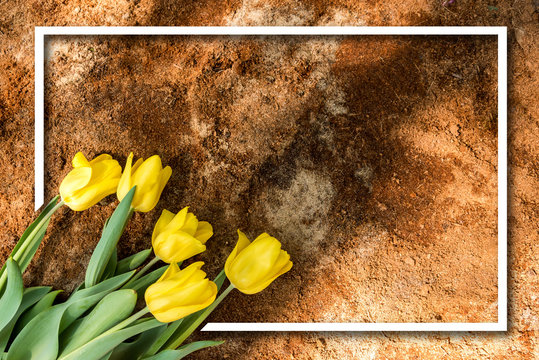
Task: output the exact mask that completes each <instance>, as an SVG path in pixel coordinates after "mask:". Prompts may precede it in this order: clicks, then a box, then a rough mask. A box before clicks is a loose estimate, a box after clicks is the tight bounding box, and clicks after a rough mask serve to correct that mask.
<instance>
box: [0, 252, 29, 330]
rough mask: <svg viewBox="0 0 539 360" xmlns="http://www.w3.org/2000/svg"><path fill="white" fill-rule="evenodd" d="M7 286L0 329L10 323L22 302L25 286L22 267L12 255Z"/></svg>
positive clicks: (2, 300)
mask: <svg viewBox="0 0 539 360" xmlns="http://www.w3.org/2000/svg"><path fill="white" fill-rule="evenodd" d="M6 265H7V286H6V291H5V292H4V295H2V298H1V299H0V314H2V316H0V331H1V330H3V329H4V327H6V325H8V324H9V322H10V321H11V319H12V318H13V317H14V316H15V314H16V313H17V310H18V309H19V306H20V305H21V302H22V295H23V293H24V287H23V283H22V275H21V269H20V268H19V265H18V264H17V262H16V261H15V260H13V259H12V258H11V257H10V258H8V259H7V262H6Z"/></svg>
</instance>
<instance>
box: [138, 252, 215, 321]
mask: <svg viewBox="0 0 539 360" xmlns="http://www.w3.org/2000/svg"><path fill="white" fill-rule="evenodd" d="M202 265H203V263H202V262H200V261H199V262H196V263H193V264H191V265H189V266H188V267H186V268H185V269H183V270H180V271H177V269H178V267H177V265H176V264H174V265H171V266H170V268H169V269H170V272H169V269H167V272H166V273H165V274H167V275H166V276H165V274H164V276H163V277H162V278H161V279H159V280H158V281H157V282H156V283H155V284H152V285H151V286H149V287H148V289H147V290H146V292H145V295H144V298H145V300H146V305H147V306H148V308H149V309H150V311H151V312H152V314H153V315H154V317H155V318H156V319H157V320H159V321H161V322H172V321H175V320H179V319H181V318H184V317H185V316H187V315H190V314H192V313H194V312H196V311H198V310H201V309H204V308H206V307H208V306H209V305H210V304H211V303H212V302H213V301H214V300H215V298H216V296H217V285H216V284H215V283H214V282H212V281H209V280H208V279H207V278H206V273H205V272H204V271H202V270H200V268H201V267H202Z"/></svg>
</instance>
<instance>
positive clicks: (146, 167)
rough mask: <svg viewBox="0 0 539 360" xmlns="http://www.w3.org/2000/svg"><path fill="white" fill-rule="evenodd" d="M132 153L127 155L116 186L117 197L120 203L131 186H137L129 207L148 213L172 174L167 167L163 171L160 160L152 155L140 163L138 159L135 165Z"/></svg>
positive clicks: (140, 160)
mask: <svg viewBox="0 0 539 360" xmlns="http://www.w3.org/2000/svg"><path fill="white" fill-rule="evenodd" d="M132 162H133V153H131V154H129V157H128V158H127V163H126V164H125V169H124V172H123V174H122V177H121V179H120V183H119V184H118V190H117V191H116V192H117V195H118V199H119V200H120V201H121V200H122V199H123V198H124V197H125V195H127V193H128V192H129V190H131V188H132V187H133V186H135V185H136V186H137V188H136V190H135V196H134V197H133V201H132V202H131V207H132V208H133V209H135V210H136V211H140V212H148V211H150V210H152V209H153V208H154V207H155V205H157V202H158V201H159V197H160V196H161V193H162V192H163V189H164V187H165V185H166V184H167V182H168V179H169V178H170V175H171V174H172V169H171V168H170V166H167V167H165V168H164V169H163V167H162V164H161V158H160V157H159V156H158V155H154V156H151V157H149V158H148V159H146V160H145V161H142V159H138V160H137V161H136V162H135V165H133V166H131V164H132Z"/></svg>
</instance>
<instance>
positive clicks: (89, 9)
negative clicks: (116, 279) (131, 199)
mask: <svg viewBox="0 0 539 360" xmlns="http://www.w3.org/2000/svg"><path fill="white" fill-rule="evenodd" d="M536 6H537V5H536V4H534V3H533V2H531V1H527V2H526V1H514V2H509V1H506V2H500V3H497V4H493V3H490V2H486V1H479V2H473V3H471V2H469V3H467V2H459V1H458V0H457V1H456V2H455V3H453V4H450V5H447V6H443V5H442V3H438V2H425V1H421V0H419V1H406V2H399V3H395V2H386V3H381V2H380V3H378V2H368V3H367V2H366V3H356V2H353V1H332V2H320V3H316V2H314V3H300V2H280V1H272V2H261V1H260V2H258V1H243V2H239V1H229V2H217V1H211V0H207V1H199V2H192V3H185V2H184V3H180V2H178V3H171V2H165V1H157V0H156V1H154V0H147V1H145V0H141V1H138V2H130V1H116V2H108V1H101V2H99V3H89V2H88V3H86V2H77V1H75V2H70V3H69V4H63V3H54V2H50V1H44V2H11V1H7V2H1V3H0V14H2V15H0V44H1V46H0V133H1V136H2V143H1V144H0V153H1V154H2V156H1V157H0V159H1V160H0V168H1V169H2V171H1V173H0V182H1V183H2V185H3V186H2V187H1V189H2V190H1V191H0V211H2V214H4V217H3V225H4V226H3V229H4V231H3V232H2V234H0V260H1V261H3V260H4V259H5V257H6V256H7V254H8V253H9V251H10V250H11V248H12V247H13V246H14V244H15V243H16V240H17V238H18V236H20V234H21V233H22V231H23V229H24V228H25V226H26V225H27V224H28V222H29V220H30V219H31V218H32V217H33V216H34V215H33V210H32V209H33V202H32V201H33V197H32V193H33V188H32V185H33V131H32V129H33V26H34V25H505V26H508V27H509V48H510V56H509V60H510V61H509V66H510V69H509V74H510V75H509V76H510V78H509V84H510V89H509V91H510V99H509V100H510V104H509V117H510V118H509V126H510V129H509V132H510V137H509V142H510V153H509V160H510V166H511V172H510V179H509V184H510V188H509V190H510V201H509V206H510V209H509V210H510V218H509V253H510V254H509V256H510V257H509V264H510V269H509V273H510V274H509V287H510V289H509V293H510V299H509V304H510V314H509V316H510V330H509V331H508V332H507V333H499V334H477V333H474V334H470V333H465V334H448V333H445V334H444V333H436V334H393V333H391V334H388V333H383V334H324V333H319V334H287V333H284V334H211V335H208V334H204V335H198V336H197V338H212V339H225V340H226V343H225V344H224V345H222V346H220V347H219V348H217V349H215V350H210V351H202V352H200V353H197V354H196V355H193V356H192V357H191V358H193V359H222V358H229V359H294V358H295V359H356V358H412V357H420V358H447V359H454V358H485V359H491V358H499V359H505V358H514V359H533V358H536V357H537V356H539V355H538V353H537V351H538V350H537V340H536V334H537V333H536V331H537V330H538V328H539V320H538V318H537V309H538V299H537V291H538V287H539V286H538V276H537V271H538V270H537V245H536V244H537V237H538V236H537V235H538V227H537V216H538V213H539V207H538V205H537V202H536V201H537V200H536V199H537V189H538V186H537V185H538V184H537V178H538V174H539V170H538V169H539V164H538V161H537V146H538V144H539V141H538V140H539V139H538V136H539V132H538V131H537V124H538V121H537V120H538V104H537V100H536V99H537V95H536V94H537V90H538V77H537V64H536V61H535V59H536V58H537V57H538V55H539V51H538V45H537V44H536V43H534V42H533V39H534V37H537V35H538V32H539V28H538V27H537V21H538V15H537V10H538V9H537V8H536ZM496 46H497V44H496V39H495V38H493V37H406V36H401V37H307V38H304V37H292V38H278V37H277V38H263V39H262V38H257V37H242V38H227V37H206V38H201V37H186V38H182V37H157V38H156V37H108V38H104V37H101V38H100V37H75V38H74V37H70V38H67V37H53V38H50V39H49V41H48V42H47V46H46V50H47V63H46V139H45V141H46V146H47V151H46V154H45V155H46V179H45V181H46V184H47V188H46V198H47V199H48V198H50V197H52V196H53V195H54V194H55V193H56V189H57V187H58V184H59V182H60V181H61V179H62V177H63V176H65V174H66V173H67V172H68V171H69V170H70V160H71V157H72V156H73V155H74V153H75V152H76V151H78V150H82V151H84V152H85V153H86V154H87V155H89V156H93V155H96V154H98V153H101V152H108V153H111V154H112V155H114V156H115V157H116V158H118V159H119V160H120V162H121V163H122V164H123V163H124V161H125V158H126V156H127V154H128V152H129V151H133V152H135V154H136V156H144V157H147V156H149V155H151V154H154V153H158V154H160V155H161V156H162V158H163V160H164V162H165V163H166V164H169V165H170V166H171V167H172V168H173V176H172V179H171V181H170V183H169V184H168V185H167V188H166V189H165V192H164V194H163V201H162V202H160V204H159V205H158V208H157V209H156V210H154V211H153V212H151V213H149V214H136V216H135V217H134V221H132V223H131V224H130V225H129V227H128V229H127V233H126V235H125V236H124V238H123V239H122V243H121V244H122V245H121V255H126V254H128V253H132V252H133V251H136V250H140V249H143V248H146V247H148V246H149V243H150V235H151V231H152V226H153V224H154V223H155V221H156V219H157V218H158V216H159V214H160V210H161V209H163V208H167V209H169V210H172V211H178V210H179V209H181V208H182V207H183V206H187V205H189V206H191V210H192V211H194V212H195V213H196V214H197V216H198V217H199V218H200V219H202V220H208V221H210V222H211V223H212V224H213V225H214V229H215V230H216V231H215V236H214V238H212V239H211V240H210V241H209V242H208V251H207V252H206V253H204V254H202V255H200V256H198V257H197V258H196V259H197V260H203V261H205V262H206V264H207V265H206V267H207V271H208V273H209V274H216V273H217V272H218V271H219V270H220V267H221V266H222V264H223V263H224V260H225V259H226V256H227V254H228V253H229V252H230V250H231V249H232V247H233V245H234V243H235V241H236V235H235V230H236V229H237V228H238V227H239V228H241V229H242V230H244V231H245V232H246V233H247V234H248V235H249V236H250V237H251V238H253V237H255V236H256V235H258V234H259V233H260V232H262V231H268V232H269V233H271V234H272V235H274V236H276V237H277V238H279V239H280V240H281V241H282V242H283V246H284V247H285V248H286V249H287V250H288V251H289V252H290V254H291V256H292V258H293V260H294V263H295V266H294V268H293V270H292V271H291V272H289V273H288V274H286V275H285V276H283V277H282V278H280V279H278V281H276V282H275V283H274V284H272V285H271V286H270V287H269V288H268V289H267V290H265V291H264V292H262V293H260V294H258V295H255V296H246V295H243V294H240V293H234V294H233V295H231V296H230V297H229V298H228V300H227V301H226V302H225V303H224V304H223V306H222V307H221V308H220V310H218V311H216V312H215V313H214V314H213V315H212V320H214V321H272V322H273V321H279V322H281V321H285V322H286V321H292V322H297V321H302V322H310V321H328V322H349V321H357V322H371V321H378V322H401V321H406V322H410V321H417V322H488V321H496V320H497V301H496V300H497V262H496V254H497V246H496V243H497V238H496V236H497V224H496V215H497V204H496V196H497V179H496V173H497V165H496V159H497V155H498V154H497V140H496V136H497V126H496V119H497V102H496V90H497V87H496V81H497V79H496V71H497V68H496V61H497V53H496ZM115 204H116V202H115V199H114V198H113V197H110V198H108V199H107V200H105V201H103V202H102V203H100V204H99V205H98V206H95V207H93V208H92V209H90V210H89V211H85V212H82V213H73V212H71V211H67V210H65V211H62V212H60V213H59V214H58V216H56V218H55V220H54V223H53V226H54V230H53V231H51V233H50V234H49V235H48V236H47V238H46V240H45V243H44V246H43V247H42V249H41V251H40V252H39V253H38V256H37V257H36V260H35V261H34V263H33V264H32V266H31V267H30V271H29V273H28V274H26V276H25V281H26V283H27V284H29V285H30V284H31V285H35V284H50V285H54V286H55V287H57V288H63V289H66V290H68V291H69V290H72V289H73V288H74V287H75V286H76V285H77V284H78V282H80V280H81V279H82V278H83V274H84V270H85V267H86V264H87V262H88V260H89V258H90V255H91V249H92V248H93V246H94V245H95V243H96V242H97V240H98V236H99V231H100V226H96V224H102V223H103V221H104V219H105V218H106V217H107V216H108V215H109V214H110V213H111V211H112V210H113V209H114V207H115Z"/></svg>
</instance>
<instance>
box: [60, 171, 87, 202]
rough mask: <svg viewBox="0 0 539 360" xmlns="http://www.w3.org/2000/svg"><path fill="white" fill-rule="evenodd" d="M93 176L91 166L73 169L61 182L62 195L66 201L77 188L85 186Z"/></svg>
mask: <svg viewBox="0 0 539 360" xmlns="http://www.w3.org/2000/svg"><path fill="white" fill-rule="evenodd" d="M91 178H92V168H91V167H78V168H75V169H73V170H71V171H70V172H69V173H68V174H67V175H66V177H65V178H64V180H62V183H61V184H60V195H61V196H62V199H63V200H64V201H65V200H66V198H69V197H71V196H72V195H73V193H75V192H76V191H77V190H79V189H82V188H84V187H85V186H86V185H88V183H89V182H90V179H91Z"/></svg>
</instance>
